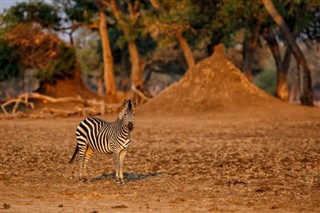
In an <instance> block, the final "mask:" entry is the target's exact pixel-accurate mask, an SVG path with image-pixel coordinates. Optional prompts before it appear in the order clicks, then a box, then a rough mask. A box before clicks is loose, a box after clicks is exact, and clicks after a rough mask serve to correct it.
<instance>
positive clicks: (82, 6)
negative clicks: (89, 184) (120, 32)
mask: <svg viewBox="0 0 320 213" xmlns="http://www.w3.org/2000/svg"><path fill="white" fill-rule="evenodd" d="M56 1H57V2H58V3H59V4H61V5H62V6H61V7H62V9H63V10H64V12H65V14H66V15H67V16H68V19H69V20H68V22H69V23H71V26H69V27H65V28H62V29H71V32H74V31H75V30H76V29H78V28H80V27H85V28H87V29H90V30H97V31H99V34H100V37H101V43H102V54H103V69H104V74H103V79H104V85H105V89H106V91H107V98H108V99H109V100H114V99H115V97H116V93H117V88H116V83H115V77H114V66H113V63H114V62H113V56H112V51H111V46H110V40H109V35H108V20H107V15H106V8H105V7H104V4H103V0H96V1H91V0H85V1H80V0H71V1H68V2H66V1H62V0H56Z"/></svg>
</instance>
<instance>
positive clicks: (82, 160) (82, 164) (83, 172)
mask: <svg viewBox="0 0 320 213" xmlns="http://www.w3.org/2000/svg"><path fill="white" fill-rule="evenodd" d="M92 153H93V151H92V149H91V148H90V147H88V145H87V146H83V147H80V148H79V181H80V182H82V183H85V182H87V164H88V161H89V159H90V158H91V156H92Z"/></svg>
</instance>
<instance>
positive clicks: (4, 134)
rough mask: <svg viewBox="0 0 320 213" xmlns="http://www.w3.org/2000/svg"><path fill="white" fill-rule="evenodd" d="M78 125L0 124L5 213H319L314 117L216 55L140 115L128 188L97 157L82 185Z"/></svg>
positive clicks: (319, 136) (107, 161) (0, 202)
mask: <svg viewBox="0 0 320 213" xmlns="http://www.w3.org/2000/svg"><path fill="white" fill-rule="evenodd" d="M216 53H217V52H216ZM206 64H207V65H208V66H207V65H206ZM209 65H210V66H209ZM209 67H211V68H212V67H214V74H213V72H212V71H210V70H209V71H205V72H204V70H208V69H209ZM228 67H229V68H228ZM222 70H224V71H222ZM227 72H229V74H225V75H224V74H223V73H227ZM230 73H233V74H230ZM201 76H202V77H201ZM210 76H211V77H210ZM197 79H198V80H197ZM207 81H208V82H207ZM209 81H213V82H214V83H213V84H210V83H209ZM190 82H191V83H190ZM220 84H221V85H220ZM225 84H226V85H225ZM183 88H184V89H183ZM116 117H117V115H116V114H110V115H106V116H103V117H102V118H103V119H106V120H114V119H115V118H116ZM82 119H84V118H83V117H71V118H54V119H46V120H40V119H20V120H19V119H11V120H9V119H2V120H1V118H0V122H1V125H0V134H1V137H0V138H1V145H2V146H1V149H0V168H1V170H0V192H1V194H0V211H1V212H320V131H319V129H320V110H319V108H306V107H301V106H293V105H288V104H283V103H281V102H279V101H277V100H275V99H273V98H272V97H270V96H268V95H267V94H265V93H263V92H261V91H259V90H258V89H257V88H256V87H254V86H252V85H251V84H250V83H249V82H247V81H246V80H245V79H244V78H243V76H242V75H241V74H239V72H238V71H237V70H236V69H235V68H234V67H233V66H232V64H229V62H228V61H227V60H226V59H225V58H224V57H222V56H221V55H219V54H215V55H214V56H212V57H211V58H210V59H208V60H204V61H203V62H201V63H199V64H198V65H197V66H196V68H195V69H194V70H189V72H188V73H187V75H186V76H185V77H184V78H183V79H182V80H181V81H179V82H178V83H176V84H175V85H173V86H171V87H169V88H168V89H166V90H165V91H164V92H163V93H162V94H160V95H159V96H158V97H157V98H155V99H154V100H152V101H150V102H149V103H147V104H145V105H143V106H142V107H139V108H138V109H137V113H136V126H135V129H134V131H133V133H132V140H133V142H132V144H131V147H130V149H129V151H128V155H127V158H126V167H125V171H126V176H127V178H128V182H127V184H126V185H121V186H118V185H116V183H115V179H114V177H113V166H112V165H113V162H112V157H111V156H109V155H101V154H95V155H94V156H93V157H92V159H91V161H90V162H89V174H90V177H91V178H92V179H91V182H89V183H87V184H79V183H78V166H77V164H68V161H69V159H70V157H71V155H72V153H73V151H74V148H75V144H76V141H75V129H76V127H77V125H78V123H79V122H80V121H81V120H82Z"/></svg>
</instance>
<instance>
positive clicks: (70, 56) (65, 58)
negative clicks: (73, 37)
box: [37, 43, 77, 82]
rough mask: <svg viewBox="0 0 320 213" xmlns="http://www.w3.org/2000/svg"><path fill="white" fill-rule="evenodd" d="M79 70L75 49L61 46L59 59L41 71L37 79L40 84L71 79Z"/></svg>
mask: <svg viewBox="0 0 320 213" xmlns="http://www.w3.org/2000/svg"><path fill="white" fill-rule="evenodd" d="M76 69H77V58H76V52H75V49H74V48H70V47H67V46H66V45H65V44H64V43H62V44H61V46H60V51H59V54H58V55H57V58H56V59H55V60H53V61H52V62H50V63H48V65H47V66H46V67H43V68H41V69H39V72H38V74H37V78H38V79H39V80H40V82H54V81H55V80H56V79H64V78H71V77H73V76H74V73H75V71H76Z"/></svg>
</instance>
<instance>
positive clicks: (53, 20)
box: [3, 1, 60, 28]
mask: <svg viewBox="0 0 320 213" xmlns="http://www.w3.org/2000/svg"><path fill="white" fill-rule="evenodd" d="M3 21H4V23H6V25H7V26H15V25H17V24H21V23H38V24H40V25H41V26H42V27H43V28H54V27H57V26H58V25H59V23H60V17H59V14H58V11H57V9H56V8H55V7H53V6H52V5H49V4H47V3H45V2H43V1H31V2H20V3H17V4H16V5H14V6H12V7H11V8H10V9H9V10H7V11H6V12H5V14H4V16H3Z"/></svg>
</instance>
